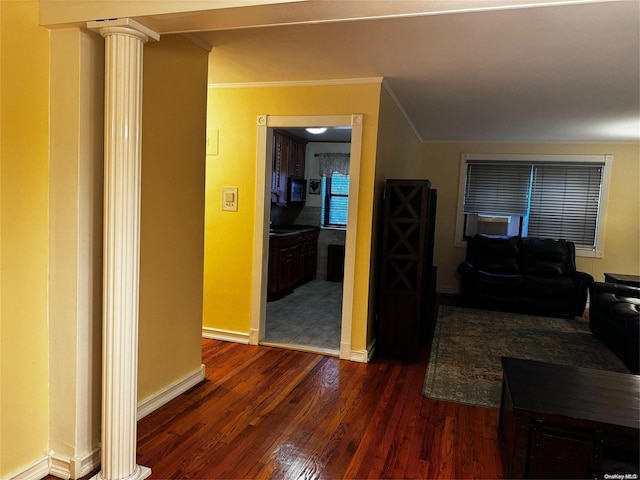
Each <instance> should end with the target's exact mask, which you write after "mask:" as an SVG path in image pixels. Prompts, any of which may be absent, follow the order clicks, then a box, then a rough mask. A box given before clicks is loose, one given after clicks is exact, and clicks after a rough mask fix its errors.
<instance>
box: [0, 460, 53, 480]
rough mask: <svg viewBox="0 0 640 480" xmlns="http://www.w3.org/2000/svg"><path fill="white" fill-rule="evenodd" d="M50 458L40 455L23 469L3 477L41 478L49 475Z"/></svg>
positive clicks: (13, 478) (30, 479)
mask: <svg viewBox="0 0 640 480" xmlns="http://www.w3.org/2000/svg"><path fill="white" fill-rule="evenodd" d="M50 462H51V459H50V458H49V456H48V455H47V456H45V457H42V458H41V459H40V460H37V461H35V462H33V463H32V464H31V465H29V466H27V467H25V468H24V470H22V471H19V472H15V473H10V474H9V475H8V476H6V477H4V478H7V479H9V480H40V479H41V478H44V477H46V476H47V475H49V464H50Z"/></svg>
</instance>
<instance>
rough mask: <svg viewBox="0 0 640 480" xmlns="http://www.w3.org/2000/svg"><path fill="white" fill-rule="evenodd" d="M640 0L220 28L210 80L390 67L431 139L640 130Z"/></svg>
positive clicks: (350, 73)
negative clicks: (223, 29) (258, 26)
mask: <svg viewBox="0 0 640 480" xmlns="http://www.w3.org/2000/svg"><path fill="white" fill-rule="evenodd" d="M639 5H640V2H638V1H637V0H628V1H615V2H601V3H579V4H569V5H553V6H543V7H535V8H511V9H502V10H488V11H473V12H461V13H448V14H441V15H423V16H409V17H401V18H387V19H372V20H358V21H342V22H329V23H326V22H325V23H319V24H304V25H286V26H271V27H261V28H245V29H234V30H225V31H213V32H209V33H206V34H204V38H206V41H208V42H210V43H211V45H213V50H212V52H211V57H210V75H209V78H210V82H211V83H214V84H236V83H252V82H276V84H277V82H285V83H286V82H301V81H302V82H305V81H308V82H315V81H318V82H336V81H337V80H341V79H372V78H380V77H382V78H384V84H385V87H386V88H387V89H388V90H389V91H390V92H391V93H392V95H393V96H395V98H396V99H397V103H398V104H399V105H400V106H401V108H402V109H403V110H404V112H405V114H406V117H407V118H408V120H409V121H410V123H411V124H412V126H413V128H414V130H415V131H416V134H417V135H418V136H419V138H420V139H421V140H422V141H564V142H566V141H570V142H573V141H575V142H584V141H586V142H611V141H613V142H638V141H640V38H639V31H640V9H639Z"/></svg>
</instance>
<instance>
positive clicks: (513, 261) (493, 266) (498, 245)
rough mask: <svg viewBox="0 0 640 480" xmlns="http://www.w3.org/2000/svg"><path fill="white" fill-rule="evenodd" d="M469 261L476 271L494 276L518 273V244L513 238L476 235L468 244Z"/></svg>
mask: <svg viewBox="0 0 640 480" xmlns="http://www.w3.org/2000/svg"><path fill="white" fill-rule="evenodd" d="M469 249H470V250H469V254H470V257H469V260H471V261H472V262H473V264H474V265H475V267H476V268H477V269H478V270H483V271H485V272H490V273H496V274H506V275H508V274H515V273H517V272H518V243H517V239H515V238H501V237H492V236H489V235H477V236H476V237H474V238H473V239H472V240H470V244H469Z"/></svg>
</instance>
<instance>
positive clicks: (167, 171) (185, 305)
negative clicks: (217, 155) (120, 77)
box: [138, 35, 208, 400]
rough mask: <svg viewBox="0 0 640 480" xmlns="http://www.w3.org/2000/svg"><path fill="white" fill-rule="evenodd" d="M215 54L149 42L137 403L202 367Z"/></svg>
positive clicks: (177, 39)
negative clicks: (209, 104)
mask: <svg viewBox="0 0 640 480" xmlns="http://www.w3.org/2000/svg"><path fill="white" fill-rule="evenodd" d="M207 63H208V52H206V51H205V50H203V49H201V48H199V47H197V46H195V45H194V44H192V43H190V42H189V41H187V40H186V39H184V38H183V37H182V36H179V35H169V36H163V37H161V39H160V41H159V42H151V43H148V44H146V45H145V50H144V98H143V120H142V123H143V127H142V129H143V135H142V137H143V144H142V202H141V220H140V221H141V231H140V324H139V325H140V326H139V377H138V399H139V400H143V399H145V398H147V397H149V396H150V395H152V394H154V393H156V392H157V391H158V390H160V389H162V388H165V387H167V386H169V385H171V384H172V383H174V382H175V381H176V380H180V379H183V378H184V377H186V376H188V375H190V374H192V373H194V372H195V371H197V370H199V368H200V365H201V363H202V362H201V350H202V346H201V338H202V269H203V263H204V260H203V248H204V243H203V242H204V166H205V131H206V101H207Z"/></svg>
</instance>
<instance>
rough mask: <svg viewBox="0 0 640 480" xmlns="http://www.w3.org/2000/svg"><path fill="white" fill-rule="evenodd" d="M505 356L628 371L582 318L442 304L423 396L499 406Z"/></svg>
mask: <svg viewBox="0 0 640 480" xmlns="http://www.w3.org/2000/svg"><path fill="white" fill-rule="evenodd" d="M502 356H505V357H516V358H525V359H530V360H540V361H544V362H550V363H556V364H560V365H572V366H577V367H586V368H595V369H598V370H610V371H616V372H625V373H628V370H627V369H626V367H625V366H624V364H623V363H622V361H621V360H619V359H618V357H616V356H615V355H614V354H613V353H612V352H611V351H610V350H608V349H607V348H606V347H605V346H604V345H602V344H601V343H600V342H599V341H598V340H597V339H596V338H595V337H594V336H593V335H592V334H591V332H590V331H589V323H588V321H586V320H584V319H580V318H571V319H568V318H547V317H538V316H533V315H519V314H514V313H505V312H492V311H488V310H476V309H471V308H460V307H451V306H441V307H440V308H439V314H438V318H437V321H436V326H435V332H434V335H433V343H432V346H431V357H430V358H429V366H428V368H427V374H426V376H425V380H424V387H423V390H422V392H423V395H424V396H425V397H427V398H434V399H438V400H447V401H451V402H458V403H465V404H470V405H477V406H482V407H489V408H499V407H500V396H501V391H502V365H501V363H500V357H502Z"/></svg>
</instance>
